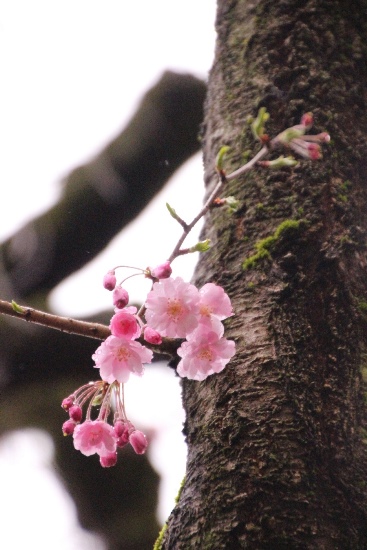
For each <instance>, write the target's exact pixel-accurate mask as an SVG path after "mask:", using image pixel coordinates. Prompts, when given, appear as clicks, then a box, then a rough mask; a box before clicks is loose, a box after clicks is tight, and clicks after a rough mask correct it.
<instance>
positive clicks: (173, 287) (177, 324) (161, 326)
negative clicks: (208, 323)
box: [145, 277, 200, 338]
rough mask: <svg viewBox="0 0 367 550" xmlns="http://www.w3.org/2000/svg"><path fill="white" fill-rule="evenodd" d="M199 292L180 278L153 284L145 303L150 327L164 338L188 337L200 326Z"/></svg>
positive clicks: (146, 316)
mask: <svg viewBox="0 0 367 550" xmlns="http://www.w3.org/2000/svg"><path fill="white" fill-rule="evenodd" d="M199 298H200V296H199V291H198V289H197V288H196V287H195V286H194V285H191V284H189V283H185V282H184V281H183V279H181V277H177V278H176V279H174V278H169V279H163V280H161V281H159V282H158V283H154V285H153V290H151V291H150V292H149V294H148V298H147V301H146V304H145V305H146V308H147V310H146V313H145V318H146V320H147V324H148V325H149V326H150V327H151V328H153V329H155V330H157V331H158V332H159V333H160V334H161V335H162V336H168V337H171V338H177V337H178V338H185V337H186V336H187V334H189V333H190V332H192V331H193V330H194V329H195V328H196V327H197V325H198V313H199Z"/></svg>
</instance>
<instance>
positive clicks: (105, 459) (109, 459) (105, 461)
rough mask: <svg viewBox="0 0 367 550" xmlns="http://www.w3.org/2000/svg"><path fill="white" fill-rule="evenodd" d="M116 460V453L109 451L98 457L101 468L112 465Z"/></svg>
mask: <svg viewBox="0 0 367 550" xmlns="http://www.w3.org/2000/svg"><path fill="white" fill-rule="evenodd" d="M116 462H117V453H116V452H111V453H108V454H106V455H104V456H101V457H100V459H99V463H100V465H101V466H102V467H103V468H110V467H111V466H114V465H115V464H116Z"/></svg>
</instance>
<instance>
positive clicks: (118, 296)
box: [112, 286, 129, 309]
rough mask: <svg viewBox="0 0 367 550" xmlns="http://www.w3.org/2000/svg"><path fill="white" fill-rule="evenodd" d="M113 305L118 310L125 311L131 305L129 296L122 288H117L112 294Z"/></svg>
mask: <svg viewBox="0 0 367 550" xmlns="http://www.w3.org/2000/svg"><path fill="white" fill-rule="evenodd" d="M112 301H113V305H114V306H115V307H117V309H123V308H124V307H125V306H127V304H128V303H129V295H128V293H127V291H126V290H125V289H124V288H122V287H121V286H117V287H116V288H115V289H114V291H113V294H112Z"/></svg>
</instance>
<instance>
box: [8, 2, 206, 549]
mask: <svg viewBox="0 0 367 550" xmlns="http://www.w3.org/2000/svg"><path fill="white" fill-rule="evenodd" d="M214 18H215V0H199V1H198V0H185V2H182V1H180V2H178V1H175V0H154V1H153V2H152V1H151V0H140V1H139V0H135V1H134V2H128V1H127V0H63V1H59V0H32V2H30V1H29V0H4V1H3V2H2V3H1V5H0V52H1V54H0V71H1V82H2V91H1V104H0V120H1V124H0V147H1V152H2V154H1V157H0V159H1V160H0V178H1V182H2V184H1V186H0V204H1V205H2V214H1V217H0V238H2V239H4V238H5V237H7V236H9V235H10V234H11V233H12V232H13V231H14V230H16V229H17V228H19V227H20V226H21V225H22V224H23V223H24V222H25V221H28V220H29V219H30V218H32V217H33V216H34V215H35V214H38V213H40V212H42V211H43V210H44V209H45V208H47V207H48V206H50V205H51V204H52V202H53V201H55V200H56V198H57V196H58V194H59V190H60V181H61V180H62V178H63V177H64V176H65V175H66V174H67V173H68V172H69V171H70V170H71V169H72V168H73V167H75V166H76V165H78V164H80V163H82V162H85V161H87V160H88V159H90V158H91V157H92V156H93V155H95V154H96V153H97V152H98V151H99V150H100V149H101V148H102V147H103V146H104V145H105V144H106V143H107V142H108V141H109V140H110V139H111V138H113V137H114V136H115V135H116V134H117V133H119V132H120V131H121V129H122V128H123V126H124V124H125V123H126V122H127V121H128V119H129V118H130V116H131V114H132V113H133V111H134V109H135V108H136V106H137V104H138V102H139V99H140V98H141V96H142V95H143V93H144V92H145V91H146V90H147V89H148V88H149V87H150V86H151V85H152V84H153V83H154V82H155V81H156V80H158V79H159V77H160V75H161V73H162V72H163V71H164V70H166V69H172V70H178V71H185V72H187V71H189V72H191V73H193V74H195V75H197V76H200V77H203V78H205V77H206V75H207V71H208V70H209V68H210V65H211V62H212V58H213V52H214V40H215V34H214ZM201 180H202V171H201V159H200V156H199V155H198V156H196V157H195V158H194V159H193V160H191V161H189V162H188V163H187V165H186V166H185V167H184V168H183V169H182V170H180V172H179V173H178V174H177V177H175V178H173V180H172V182H171V183H170V184H169V185H168V186H167V188H166V189H165V190H164V191H162V193H161V194H160V195H159V196H158V197H157V198H156V199H155V201H154V208H150V209H148V212H144V214H143V215H142V216H141V218H140V219H139V221H138V223H135V225H132V226H131V227H129V228H128V229H127V230H126V231H125V232H124V233H125V234H124V235H121V236H118V237H117V238H116V239H115V240H114V242H113V243H112V244H111V246H110V247H109V248H108V250H107V251H106V252H104V253H103V254H102V255H101V256H100V257H99V258H98V259H97V260H95V261H94V262H93V263H92V265H91V266H89V267H88V268H86V269H84V270H82V272H81V273H79V274H78V275H75V276H73V277H72V278H70V279H69V280H68V281H67V282H66V283H63V285H60V288H59V289H57V291H56V292H55V293H54V295H53V299H52V304H53V307H54V308H55V309H56V310H57V311H59V312H60V313H62V314H67V315H75V316H77V315H82V314H83V313H91V312H92V311H98V310H99V309H100V308H102V307H109V304H110V302H109V300H110V296H107V294H108V293H106V291H104V290H103V289H102V288H101V285H100V279H101V276H102V275H103V273H104V272H105V271H107V270H108V269H109V268H110V267H112V266H114V265H116V264H118V263H122V262H123V263H129V264H133V265H141V266H142V267H146V265H148V264H150V263H151V262H154V261H155V260H156V261H157V262H159V261H160V260H161V259H162V255H164V257H163V259H164V258H165V257H166V256H167V255H168V254H169V253H170V252H171V250H172V248H173V246H174V244H175V242H174V241H172V242H167V240H166V236H167V231H169V232H170V233H173V231H172V229H173V226H172V224H173V223H174V222H173V220H172V219H171V218H170V217H169V216H168V215H166V210H165V206H164V205H165V202H166V201H168V202H169V203H170V204H172V206H174V207H175V206H177V205H179V206H180V209H181V208H185V211H184V212H181V210H180V214H182V216H183V217H184V218H186V219H187V221H190V218H191V217H192V216H193V215H194V214H196V213H197V210H198V208H199V205H200V203H201V197H200V196H198V195H197V193H195V194H193V193H192V192H191V194H190V184H192V185H193V184H195V187H196V188H197V185H198V181H199V182H200V181H201ZM191 189H192V187H191ZM187 198H189V201H187V200H186V201H185V199H187ZM184 205H185V206H184ZM186 208H187V211H186ZM165 216H166V218H167V224H170V225H168V228H169V229H167V226H164V225H163V224H162V220H163V219H164V218H165ZM145 224H146V225H145ZM147 234H149V238H150V239H154V243H155V244H156V247H155V251H156V254H157V257H156V258H155V257H149V259H147V257H146V254H147V253H146V251H144V248H146V246H145V245H146V235H147ZM150 248H151V247H150ZM121 250H123V251H124V257H123V258H122V257H121ZM150 254H151V251H150ZM192 268H193V263H192V261H191V262H187V261H186V262H183V261H182V260H181V261H180V262H178V263H177V267H176V271H175V275H181V276H183V277H184V278H187V277H189V276H190V273H191V271H192ZM143 284H144V283H143ZM128 290H130V289H128ZM146 290H147V289H146V288H144V287H141V286H140V287H139V286H138V287H134V289H132V290H131V293H132V298H139V296H138V294H139V293H141V292H145V291H146ZM91 293H93V294H92V295H93V301H91V299H90V296H91ZM134 293H135V294H134ZM140 298H141V294H140ZM166 370H167V369H162V372H161V377H160V376H154V378H153V377H152V376H151V375H150V374H147V375H146V376H145V377H143V378H142V379H136V380H135V381H133V382H132V383H131V384H130V381H129V386H127V388H126V394H127V401H128V403H129V412H130V414H131V416H132V419H133V420H134V421H136V422H137V423H140V427H143V426H145V427H147V428H149V427H153V425H154V427H157V426H158V427H159V429H160V433H161V435H160V436H159V437H158V440H157V444H156V445H152V448H151V450H150V453H151V454H150V456H151V458H152V460H153V463H154V465H155V466H156V467H157V469H159V468H160V473H161V474H162V473H163V474H165V485H164V491H163V495H162V504H161V507H160V510H159V517H160V520H161V521H163V519H164V518H165V517H166V516H167V514H168V513H169V511H170V508H171V506H172V505H173V497H174V495H175V494H176V493H177V489H178V486H179V483H180V480H181V479H182V476H183V470H184V446H183V443H182V438H181V435H180V429H181V422H182V413H181V412H180V405H179V386H178V383H177V379H176V378H174V376H173V375H172V373H170V374H171V376H170V374H167V373H166ZM162 384H169V385H170V386H169V387H170V391H169V393H167V392H165V395H166V396H167V395H170V396H171V399H170V400H169V401H168V402H167V405H166V407H167V408H168V410H167V409H166V410H163V411H157V412H156V413H155V418H152V417H153V416H154V415H152V409H156V408H157V407H156V405H157V402H159V401H160V400H161V398H160V397H159V392H160V391H161V390H162ZM130 403H131V406H130ZM143 403H144V404H145V406H146V407H147V408H146V409H143V405H142V404H143ZM55 406H56V407H59V406H60V405H59V403H55ZM167 418H169V419H170V420H169V421H167ZM172 419H176V422H175V423H174V422H173V421H172ZM60 433H61V432H60ZM176 438H177V439H176ZM71 444H72V443H71ZM172 444H173V445H172ZM172 447H176V448H178V449H180V451H179V453H180V454H179V458H177V461H174V463H175V464H177V468H176V470H175V471H169V464H170V463H172V460H171V458H170V456H169V454H168V453H169V449H170V448H172ZM51 457H52V445H51V444H50V442H49V440H48V439H45V437H44V436H43V435H42V434H38V435H37V437H35V435H34V434H28V435H24V434H23V435H21V436H20V435H19V434H17V435H16V436H15V437H12V438H11V439H9V440H8V441H7V445H4V443H2V444H1V445H0V482H1V486H2V498H1V501H0V514H1V517H2V541H3V543H5V541H6V548H7V550H19V549H21V548H26V547H27V548H30V549H32V548H35V546H34V544H35V541H36V544H37V550H46V549H47V550H49V548H51V547H52V548H53V550H83V548H88V550H93V548H94V546H93V544H91V541H90V539H84V538H83V535H81V534H80V532H78V530H77V528H76V519H75V512H74V510H73V508H72V506H70V505H69V504H70V503H69V501H68V499H67V498H66V497H65V495H64V493H63V491H62V490H61V488H60V487H59V485H58V484H57V482H56V479H55V477H54V476H53V475H52V470H51V469H50V466H49V464H50V459H51ZM87 460H88V459H87V458H86V467H87ZM12 476H13V477H12ZM15 480H16V482H15ZM27 480H28V481H27ZM36 494H37V495H39V497H40V500H39V502H38V504H37V506H38V508H37V510H36V512H37V513H36V515H35V517H32V516H30V510H32V509H35V495H36ZM42 502H43V508H42V507H41V506H42ZM65 503H66V504H65ZM68 503H69V504H68ZM65 506H66V508H65ZM19 518H22V526H21V529H19V527H20V519H19ZM40 518H42V530H40V528H39V520H40ZM56 529H57V533H58V537H57V540H55V538H53V541H52V546H50V537H51V536H52V534H53V533H55V530H56ZM23 537H24V538H23Z"/></svg>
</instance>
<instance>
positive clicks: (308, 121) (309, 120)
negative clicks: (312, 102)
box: [301, 113, 313, 128]
mask: <svg viewBox="0 0 367 550" xmlns="http://www.w3.org/2000/svg"><path fill="white" fill-rule="evenodd" d="M301 124H302V126H306V128H310V127H311V126H312V124H313V115H312V113H305V114H304V115H302V118H301Z"/></svg>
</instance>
